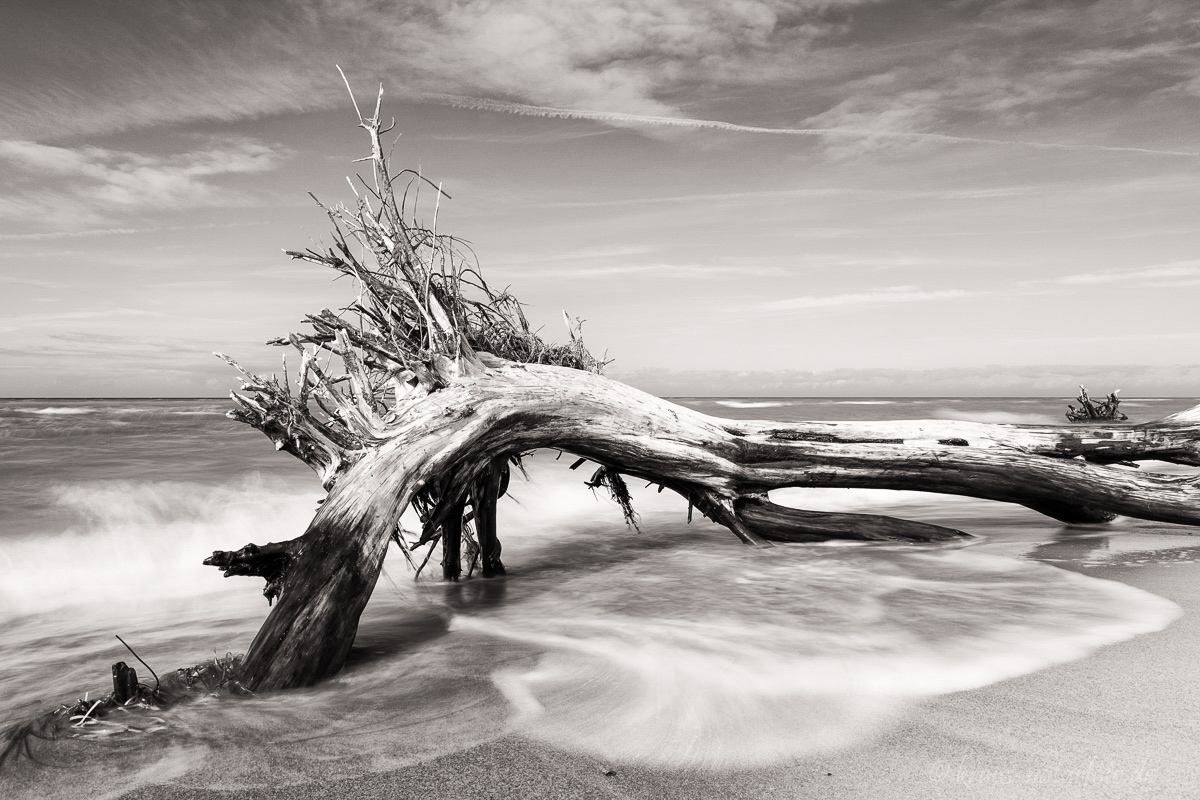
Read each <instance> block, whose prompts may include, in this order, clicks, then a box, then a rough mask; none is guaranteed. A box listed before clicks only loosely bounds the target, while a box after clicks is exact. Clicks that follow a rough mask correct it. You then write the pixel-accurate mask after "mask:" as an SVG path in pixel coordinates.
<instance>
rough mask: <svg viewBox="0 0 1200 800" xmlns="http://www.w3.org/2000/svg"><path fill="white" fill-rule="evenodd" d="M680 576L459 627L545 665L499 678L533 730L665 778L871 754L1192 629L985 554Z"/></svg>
mask: <svg viewBox="0 0 1200 800" xmlns="http://www.w3.org/2000/svg"><path fill="white" fill-rule="evenodd" d="M731 555H732V556H733V557H732V558H731ZM669 558H670V562H669V564H667V565H663V564H661V563H659V562H658V561H656V560H655V559H649V558H647V559H639V560H637V561H634V562H631V563H627V564H624V565H621V566H618V567H614V568H612V569H609V570H605V571H604V574H603V575H595V576H589V575H584V576H578V577H574V578H571V579H569V580H567V581H566V582H565V585H563V586H561V587H559V591H557V592H555V593H553V594H546V595H544V596H543V597H540V598H535V599H532V600H529V601H525V602H523V603H520V604H513V605H508V606H505V607H503V608H499V609H497V610H496V611H494V612H492V613H489V614H486V615H473V616H458V617H456V618H455V620H454V622H453V628H454V629H457V630H464V631H466V630H470V631H474V632H479V633H488V634H492V635H495V636H500V637H505V638H508V639H511V640H518V641H520V642H524V643H527V644H531V645H534V646H535V647H537V648H539V649H544V650H545V651H546V654H545V655H544V656H543V657H542V658H541V659H540V660H539V661H538V663H537V664H536V665H534V666H532V667H513V668H506V669H502V670H500V671H498V672H496V673H495V675H494V680H495V682H496V684H497V685H498V686H499V688H500V689H501V691H502V692H503V693H504V694H505V696H506V697H507V698H508V699H509V701H510V703H511V704H512V706H513V707H514V710H515V717H514V720H513V723H512V724H513V726H514V728H515V729H516V730H517V731H518V732H520V733H522V734H524V735H527V736H530V737H533V738H535V739H539V740H541V741H544V742H546V743H547V744H551V745H553V746H556V747H561V748H565V749H569V750H576V751H580V752H585V753H589V754H592V755H597V756H600V757H603V758H607V759H613V760H618V761H624V762H640V763H646V764H651V765H655V766H666V767H688V768H695V767H708V768H729V767H750V766H755V765H763V764H769V763H775V762H780V761H783V760H787V759H791V758H795V757H800V756H805V755H810V754H813V753H819V752H823V751H829V750H831V749H836V748H839V747H843V746H846V745H849V744H851V743H854V742H857V741H860V740H862V739H864V738H866V737H869V736H871V735H872V734H874V733H876V732H877V731H879V730H880V729H881V728H882V727H884V726H886V724H887V723H888V722H889V720H891V719H893V718H894V717H895V716H896V714H897V713H898V712H899V711H901V710H902V709H903V708H904V707H905V706H906V705H907V704H910V703H912V702H915V701H916V700H918V699H919V698H922V697H928V696H932V695H937V694H944V693H948V692H955V691H961V690H964V689H971V688H975V687H979V686H984V685H987V684H989V683H993V682H996V681H999V680H1004V679H1006V678H1011V677H1015V676H1018V675H1022V674H1026V673H1028V672H1032V671H1035V670H1037V669H1040V668H1043V667H1046V666H1049V665H1052V664H1056V663H1061V662H1065V661H1070V660H1073V659H1076V658H1079V657H1081V656H1084V655H1086V654H1087V653H1089V652H1090V651H1092V650H1094V649H1096V648H1098V647H1101V646H1103V645H1106V644H1111V643H1114V642H1118V641H1122V640H1124V639H1128V638H1130V637H1133V636H1135V635H1137V634H1141V633H1147V632H1150V631H1155V630H1159V629H1161V628H1163V627H1165V626H1166V625H1167V624H1169V623H1170V622H1171V621H1172V620H1173V619H1174V618H1175V617H1176V616H1177V615H1178V613H1179V610H1178V607H1177V606H1175V604H1173V603H1171V602H1170V601H1167V600H1164V599H1162V598H1160V597H1157V596H1154V595H1151V594H1149V593H1147V592H1143V591H1141V590H1139V589H1135V588H1132V587H1129V586H1126V585H1124V584H1119V583H1114V582H1111V581H1104V580H1099V579H1094V578H1089V577H1085V576H1082V575H1079V574H1076V573H1070V572H1065V571H1062V570H1059V569H1056V568H1053V567H1049V566H1046V565H1043V564H1039V563H1035V562H1028V561H1020V560H1015V559H1008V558H1001V557H997V556H990V555H985V554H979V553H973V552H970V551H968V550H959V551H949V552H940V553H932V554H931V553H927V552H926V553H915V552H912V551H908V552H905V551H903V550H895V549H893V550H886V549H877V548H857V549H847V548H830V549H826V550H823V551H814V550H813V549H811V548H809V549H802V548H795V547H793V548H775V549H774V550H773V551H770V552H766V553H761V552H752V551H746V552H745V553H739V552H737V551H735V553H734V554H731V553H728V552H726V553H720V554H713V553H707V552H700V551H694V550H693V551H685V552H676V553H673V554H672V555H670V557H669Z"/></svg>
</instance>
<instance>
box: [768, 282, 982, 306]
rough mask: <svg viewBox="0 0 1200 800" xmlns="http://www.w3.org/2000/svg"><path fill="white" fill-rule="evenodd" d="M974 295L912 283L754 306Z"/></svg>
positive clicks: (877, 302) (870, 302) (872, 302)
mask: <svg viewBox="0 0 1200 800" xmlns="http://www.w3.org/2000/svg"><path fill="white" fill-rule="evenodd" d="M971 294H976V293H975V292H968V291H966V290H965V289H918V288H916V287H913V286H892V287H888V288H886V289H876V290H873V291H870V292H850V293H847V294H833V295H809V296H803V297H788V298H785V299H783V300H771V301H769V302H766V303H760V304H759V305H757V306H755V308H756V309H758V310H761V311H798V310H800V309H816V308H835V307H841V306H869V305H881V304H893V303H925V302H929V301H933V300H952V299H954V298H959V297H967V296H968V295H971Z"/></svg>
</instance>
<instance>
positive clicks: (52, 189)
mask: <svg viewBox="0 0 1200 800" xmlns="http://www.w3.org/2000/svg"><path fill="white" fill-rule="evenodd" d="M286 154H287V151H286V150H284V149H282V148H279V147H272V146H269V145H267V144H264V143H262V142H257V141H252V140H245V139H239V140H230V141H225V142H219V143H214V144H211V145H209V146H208V147H205V148H202V149H199V150H192V151H188V152H184V153H176V154H172V155H170V156H160V155H147V154H144V153H136V152H129V151H117V150H109V149H104V148H99V147H75V148H71V147H59V146H55V145H47V144H41V143H38V142H32V141H13V140H7V141H0V164H3V165H4V166H5V172H4V178H3V179H2V181H0V192H2V193H0V219H18V220H21V219H25V220H36V221H39V222H45V221H47V220H56V219H70V220H71V221H72V225H74V226H78V225H79V224H80V223H81V222H83V223H90V222H95V221H99V220H103V219H108V218H111V217H112V216H114V214H119V213H120V212H122V211H127V210H139V209H159V210H161V209H178V208H195V207H203V206H214V205H241V204H244V202H245V201H246V198H245V196H243V195H241V194H239V193H238V192H235V191H232V190H229V189H226V188H222V187H221V186H220V185H219V183H218V179H220V178H222V177H224V176H229V175H238V174H252V173H260V172H266V171H268V170H271V169H274V168H275V167H276V166H277V165H278V164H279V163H280V162H281V161H282V160H283V159H284V157H285V156H286ZM111 230H115V231H118V232H122V233H125V232H129V231H131V230H133V229H130V228H115V229H111ZM80 233H82V232H80ZM17 235H18V236H20V235H23V234H17ZM25 235H28V234H25ZM33 235H35V236H36V235H41V234H38V233H37V232H34V233H33Z"/></svg>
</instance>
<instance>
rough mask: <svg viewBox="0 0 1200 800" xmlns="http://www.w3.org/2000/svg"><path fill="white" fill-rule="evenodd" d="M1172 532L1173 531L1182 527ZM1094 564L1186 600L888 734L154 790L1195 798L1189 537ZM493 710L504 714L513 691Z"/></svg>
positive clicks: (1078, 564)
mask: <svg viewBox="0 0 1200 800" xmlns="http://www.w3.org/2000/svg"><path fill="white" fill-rule="evenodd" d="M1172 538H1176V537H1172ZM1178 541H1179V545H1178V547H1170V546H1168V547H1164V548H1162V549H1158V550H1155V551H1150V552H1145V553H1137V552H1134V553H1125V554H1122V558H1120V559H1118V560H1116V563H1105V562H1103V561H1101V562H1097V561H1096V560H1094V559H1092V558H1091V557H1090V556H1089V555H1088V548H1087V547H1086V546H1085V547H1082V548H1080V547H1074V548H1073V547H1064V548H1059V549H1058V550H1054V549H1050V550H1044V552H1042V553H1039V555H1041V556H1043V557H1046V558H1047V560H1052V561H1053V563H1055V564H1056V565H1057V566H1060V567H1063V568H1067V569H1073V570H1076V571H1079V572H1082V573H1085V574H1087V575H1090V576H1093V577H1098V578H1108V579H1112V580H1117V581H1120V582H1123V583H1127V584H1130V585H1133V586H1136V587H1139V588H1142V589H1145V590H1147V591H1150V592H1153V593H1154V594H1157V595H1160V596H1162V597H1166V598H1168V599H1170V600H1172V601H1174V602H1175V603H1178V604H1179V605H1180V606H1181V607H1182V608H1183V610H1184V614H1183V616H1182V617H1181V618H1180V619H1178V620H1177V621H1176V622H1175V623H1174V624H1172V625H1171V626H1170V627H1168V628H1167V629H1166V630H1164V631H1162V632H1159V633H1152V634H1147V635H1143V636H1139V637H1136V638H1134V639H1132V640H1130V641H1126V642H1122V643H1119V644H1116V645H1111V646H1108V647H1105V648H1102V649H1100V650H1099V651H1097V652H1095V653H1093V654H1092V655H1091V656H1089V657H1086V658H1084V659H1082V660H1079V661H1075V662H1072V663H1068V664H1064V665H1059V666H1054V667H1050V668H1047V669H1044V670H1041V671H1039V672H1036V673H1033V674H1030V675H1026V676H1023V677H1020V678H1015V679H1011V680H1007V681H1002V682H1000V683H996V684H993V685H990V686H987V687H984V688H981V689H974V690H970V691H964V692H959V693H955V694H949V695H944V696H940V697H934V698H931V699H927V700H924V701H922V702H921V703H920V704H918V705H917V706H916V707H915V708H909V709H907V710H906V711H905V712H904V713H903V714H902V716H901V717H900V718H899V719H898V720H896V721H895V723H894V724H893V725H891V726H889V727H888V728H887V729H886V730H885V731H884V732H883V733H882V734H880V735H878V736H876V737H874V738H873V739H871V740H869V741H868V742H866V743H864V744H860V745H858V746H854V747H851V748H849V749H846V750H843V751H840V752H837V753H835V754H832V755H828V756H824V757H814V758H805V759H800V760H796V761H794V762H793V763H789V764H783V765H779V766H777V767H774V768H770V769H757V770H754V771H746V772H739V771H721V772H712V771H687V772H678V771H668V770H659V769H650V768H644V767H633V766H628V765H623V764H610V763H604V762H602V761H599V760H597V759H595V758H591V757H586V756H580V755H575V754H570V753H565V752H560V751H558V750H555V749H553V748H549V747H546V746H544V745H542V744H539V743H536V742H532V741H529V740H526V739H523V738H521V737H519V736H514V735H509V736H504V737H501V738H499V739H495V740H493V741H490V742H488V743H486V744H483V745H480V746H476V747H473V748H470V749H466V750H464V751H461V752H457V753H453V754H451V755H447V756H444V757H441V758H437V759H434V760H430V761H426V762H423V763H418V764H415V765H410V766H405V767H402V768H399V769H394V770H390V771H383V772H378V773H375V774H370V775H363V776H361V777H357V778H352V779H340V780H336V781H328V782H326V781H322V780H320V779H310V780H308V781H306V782H304V783H301V784H293V785H287V786H280V787H278V788H273V789H245V788H239V789H229V790H212V789H207V790H206V789H183V788H177V787H171V786H169V785H166V786H158V787H146V788H142V789H138V790H135V791H132V792H128V793H125V794H123V795H120V796H121V797H123V798H127V799H128V800H151V798H154V799H157V798H197V800H199V798H205V799H212V798H233V797H237V798H301V799H302V800H316V799H317V798H343V797H355V798H410V797H411V798H418V797H419V798H440V797H446V798H450V797H454V798H613V797H636V798H680V799H681V800H682V798H707V797H712V798H722V799H723V800H728V799H732V798H793V797H806V796H820V797H832V798H864V800H865V799H866V798H870V799H871V800H875V799H876V798H883V797H906V798H962V797H973V798H1023V797H1031V798H1140V797H1153V798H1190V797H1197V796H1200V758H1198V756H1200V679H1198V678H1197V676H1196V667H1195V658H1196V654H1197V652H1200V564H1198V563H1196V561H1195V560H1194V559H1195V558H1196V557H1197V551H1196V550H1195V549H1193V548H1194V547H1195V545H1196V544H1200V543H1198V542H1195V540H1193V539H1191V538H1190V537H1178ZM495 712H496V713H497V714H501V715H503V714H506V713H508V710H507V709H506V708H504V704H503V701H498V702H497V704H496V708H495Z"/></svg>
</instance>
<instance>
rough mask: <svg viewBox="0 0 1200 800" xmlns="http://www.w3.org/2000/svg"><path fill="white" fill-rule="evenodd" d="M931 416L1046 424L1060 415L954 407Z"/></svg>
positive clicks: (940, 410)
mask: <svg viewBox="0 0 1200 800" xmlns="http://www.w3.org/2000/svg"><path fill="white" fill-rule="evenodd" d="M1063 413H1066V412H1065V411H1064V412H1063ZM933 418H934V419H953V420H960V421H962V422H991V423H999V424H1004V425H1047V424H1050V423H1053V422H1058V421H1059V420H1060V417H1057V416H1051V415H1049V414H1022V413H1018V412H1014V411H961V410H959V409H956V408H939V409H937V410H936V411H934V412H933Z"/></svg>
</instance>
